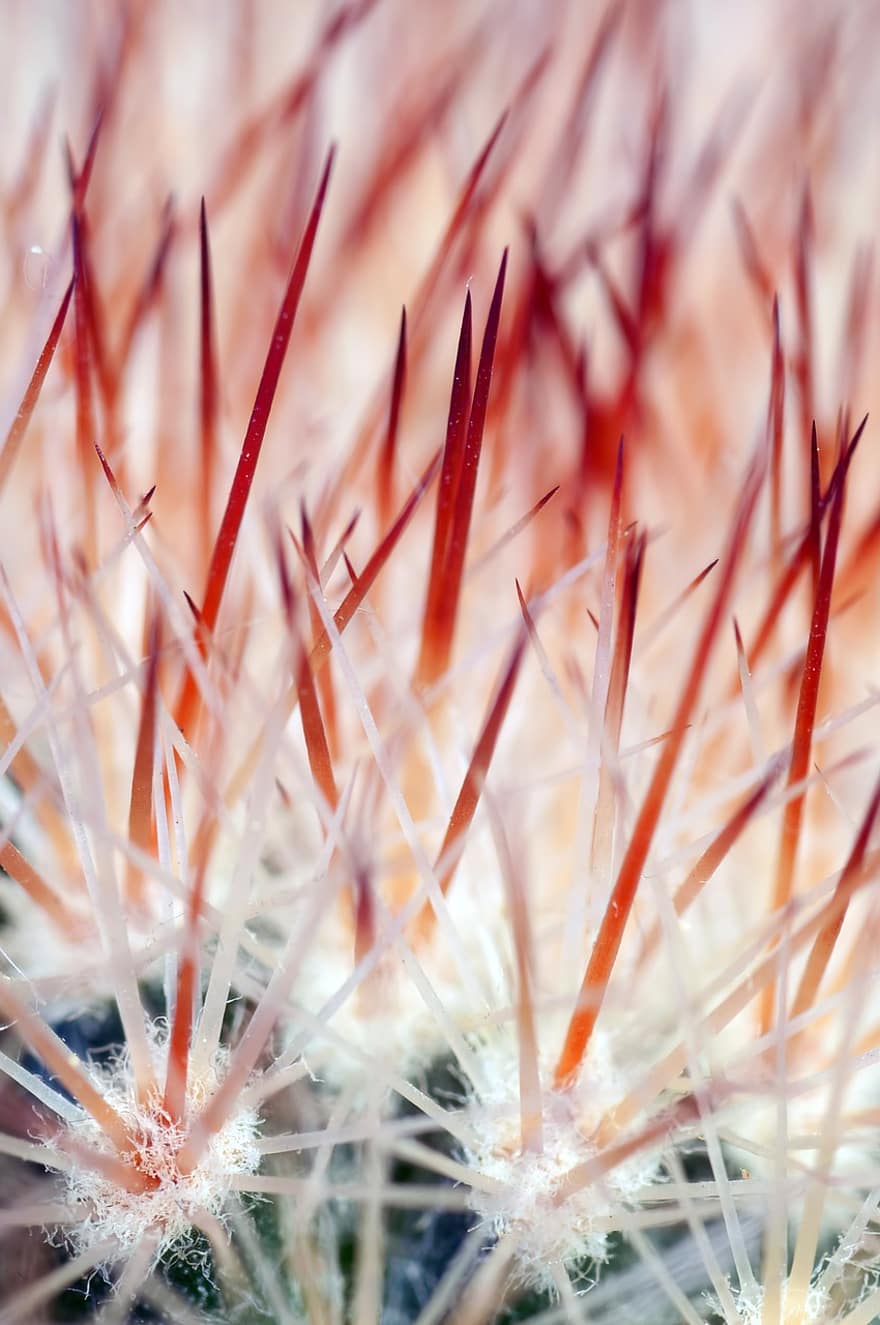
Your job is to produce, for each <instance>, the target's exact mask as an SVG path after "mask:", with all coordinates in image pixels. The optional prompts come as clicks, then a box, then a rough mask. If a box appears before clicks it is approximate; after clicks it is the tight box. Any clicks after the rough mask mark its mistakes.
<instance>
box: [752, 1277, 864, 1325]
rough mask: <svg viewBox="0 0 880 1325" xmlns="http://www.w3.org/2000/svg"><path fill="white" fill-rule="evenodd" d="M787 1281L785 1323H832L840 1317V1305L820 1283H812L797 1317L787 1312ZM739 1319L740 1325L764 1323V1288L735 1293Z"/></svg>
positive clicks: (781, 1318)
mask: <svg viewBox="0 0 880 1325" xmlns="http://www.w3.org/2000/svg"><path fill="white" fill-rule="evenodd" d="M787 1287H788V1285H787V1283H786V1284H784V1285H783V1290H782V1304H781V1310H780V1316H779V1319H780V1321H781V1322H782V1323H783V1325H832V1322H834V1321H836V1320H839V1319H840V1313H839V1310H838V1307H837V1306H836V1305H835V1303H834V1301H833V1299H832V1297H831V1294H830V1293H829V1292H828V1291H827V1289H825V1288H823V1287H822V1286H821V1285H820V1284H818V1283H814V1284H811V1285H810V1287H809V1289H808V1291H807V1296H806V1301H805V1302H804V1306H803V1309H802V1310H801V1309H800V1308H798V1310H797V1313H796V1317H795V1314H794V1313H792V1314H791V1315H789V1314H788V1313H787V1312H786V1303H785V1298H786V1289H787ZM734 1296H735V1298H736V1309H737V1320H738V1322H739V1325H762V1322H763V1319H764V1298H765V1293H764V1289H763V1288H760V1289H759V1290H758V1292H757V1293H755V1292H753V1293H752V1294H751V1295H747V1294H746V1293H735V1294H734Z"/></svg>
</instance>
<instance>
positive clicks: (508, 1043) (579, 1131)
mask: <svg viewBox="0 0 880 1325" xmlns="http://www.w3.org/2000/svg"><path fill="white" fill-rule="evenodd" d="M596 1041H597V1042H596V1044H595V1045H594V1046H593V1053H592V1055H591V1060H590V1061H589V1062H588V1063H587V1064H586V1065H585V1068H584V1071H583V1073H582V1079H581V1080H580V1081H579V1082H578V1085H577V1087H576V1088H575V1089H574V1090H572V1091H567V1092H557V1091H551V1090H546V1091H545V1092H544V1099H543V1117H542V1133H543V1134H542V1148H541V1150H540V1151H535V1150H525V1151H524V1150H523V1149H522V1146H521V1133H520V1102H519V1095H518V1093H517V1088H516V1083H517V1073H518V1065H517V1061H516V1050H515V1047H514V1045H515V1042H514V1040H513V1038H512V1037H509V1038H508V1037H505V1038H504V1039H501V1038H498V1039H493V1040H489V1041H487V1042H485V1043H481V1044H480V1046H479V1055H480V1067H481V1069H482V1070H483V1082H482V1084H481V1086H480V1087H479V1088H477V1089H475V1097H474V1106H475V1107H474V1106H472V1107H473V1114H472V1120H471V1127H472V1133H473V1136H474V1144H473V1146H472V1148H471V1149H470V1150H469V1153H468V1162H469V1163H470V1164H471V1165H472V1166H473V1167H474V1168H475V1169H478V1170H479V1172H480V1173H481V1174H482V1175H483V1176H484V1177H486V1178H489V1179H491V1180H492V1183H493V1185H494V1184H495V1183H497V1184H500V1190H495V1191H491V1192H489V1191H483V1190H480V1189H479V1187H478V1186H477V1185H475V1186H474V1189H473V1190H472V1192H471V1205H472V1207H473V1209H474V1210H475V1211H477V1213H478V1214H480V1215H481V1216H482V1218H483V1219H484V1220H485V1222H486V1223H487V1224H488V1225H489V1227H490V1228H491V1230H492V1232H493V1234H494V1236H495V1237H497V1238H499V1239H500V1238H502V1237H507V1236H510V1235H511V1234H512V1235H513V1236H514V1237H515V1239H516V1262H517V1268H516V1277H517V1278H518V1279H519V1280H520V1281H521V1282H522V1283H524V1284H527V1285H529V1286H531V1287H536V1288H539V1289H544V1290H548V1291H551V1292H552V1291H553V1290H554V1287H555V1280H554V1270H555V1269H556V1268H557V1267H559V1266H564V1267H567V1268H568V1267H571V1266H573V1265H574V1264H576V1263H577V1262H579V1261H584V1260H593V1261H605V1260H607V1259H608V1256H609V1252H610V1248H609V1246H608V1234H609V1232H611V1231H613V1230H614V1229H615V1227H616V1226H617V1224H618V1222H619V1220H618V1218H617V1216H618V1214H619V1212H620V1210H621V1208H622V1207H628V1206H630V1205H631V1204H632V1203H634V1202H636V1201H637V1200H638V1199H639V1198H640V1195H641V1194H642V1193H643V1191H644V1188H645V1187H647V1186H649V1185H650V1184H653V1183H655V1182H657V1181H658V1180H659V1166H658V1162H657V1160H656V1158H655V1157H652V1156H646V1155H642V1156H637V1157H635V1158H633V1159H630V1160H628V1161H626V1162H625V1163H623V1164H619V1165H617V1166H616V1167H614V1168H612V1169H610V1170H609V1171H608V1173H607V1174H605V1176H604V1177H603V1179H602V1181H601V1182H596V1183H586V1184H584V1185H583V1186H580V1187H578V1188H577V1189H576V1190H574V1191H573V1192H571V1193H570V1194H569V1195H567V1196H565V1197H564V1198H562V1197H561V1190H560V1189H561V1188H562V1186H563V1184H564V1183H565V1181H566V1179H567V1178H568V1177H569V1175H570V1174H571V1172H572V1170H573V1169H576V1168H577V1166H578V1165H581V1164H584V1163H585V1162H587V1161H588V1160H590V1159H592V1158H593V1157H594V1156H595V1155H596V1153H597V1152H596V1147H595V1145H594V1144H593V1143H592V1142H591V1140H590V1138H591V1136H592V1135H593V1133H594V1131H595V1128H596V1125H597V1123H598V1121H599V1119H600V1118H601V1116H602V1113H603V1109H604V1108H605V1106H606V1105H607V1103H608V1100H609V1098H610V1096H611V1093H612V1092H613V1087H614V1072H613V1068H612V1065H611V1060H610V1057H609V1055H608V1052H607V1043H605V1042H604V1041H603V1039H602V1037H601V1036H597V1037H596ZM544 1075H545V1078H546V1076H547V1075H549V1074H544Z"/></svg>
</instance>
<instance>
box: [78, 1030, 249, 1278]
mask: <svg viewBox="0 0 880 1325" xmlns="http://www.w3.org/2000/svg"><path fill="white" fill-rule="evenodd" d="M155 1057H156V1058H158V1059H160V1060H162V1061H161V1067H160V1062H158V1061H157V1062H156V1063H155V1066H156V1069H157V1076H158V1077H159V1079H160V1080H161V1079H162V1070H163V1069H164V1058H165V1053H164V1047H163V1051H162V1052H161V1053H159V1052H157V1053H156V1055H155ZM226 1058H227V1055H225V1054H223V1053H222V1052H220V1053H218V1055H217V1056H216V1057H215V1059H214V1062H213V1064H212V1066H211V1067H210V1068H209V1069H208V1070H207V1071H205V1072H202V1073H201V1074H200V1075H199V1076H197V1077H196V1078H195V1079H194V1080H193V1079H191V1080H190V1081H189V1082H188V1086H187V1093H186V1109H185V1115H184V1120H183V1122H182V1123H181V1124H179V1125H171V1124H170V1123H169V1121H168V1119H167V1116H166V1115H164V1114H163V1112H162V1104H161V1098H159V1097H157V1098H154V1099H153V1100H151V1101H150V1102H149V1103H148V1104H147V1105H143V1104H141V1103H139V1102H138V1100H137V1096H136V1093H135V1084H134V1077H133V1075H132V1070H131V1063H130V1060H129V1058H128V1055H127V1054H124V1055H123V1056H122V1057H120V1058H119V1059H118V1060H117V1061H116V1062H115V1063H113V1064H112V1065H111V1066H109V1067H98V1066H95V1065H92V1066H91V1067H90V1068H89V1075H90V1076H91V1078H92V1080H93V1082H94V1083H95V1085H96V1086H97V1087H98V1089H99V1090H100V1091H101V1093H102V1095H103V1096H104V1098H105V1099H106V1100H107V1102H108V1104H110V1105H112V1107H113V1108H114V1109H115V1110H116V1112H117V1113H118V1114H119V1116H120V1118H121V1119H122V1121H123V1122H124V1123H125V1125H126V1128H127V1129H128V1131H129V1132H130V1133H131V1135H132V1136H133V1137H137V1138H138V1142H137V1144H136V1145H134V1144H133V1146H132V1151H131V1154H130V1155H129V1156H125V1155H123V1156H121V1158H122V1159H123V1160H125V1159H130V1160H136V1161H137V1165H138V1167H139V1169H140V1171H141V1172H142V1173H144V1174H145V1175H146V1176H147V1177H148V1178H149V1179H154V1180H155V1185H153V1186H151V1187H149V1188H148V1189H147V1190H146V1191H141V1192H131V1191H128V1190H126V1189H125V1188H124V1187H122V1186H120V1185H119V1184H118V1183H116V1182H114V1181H113V1180H112V1179H111V1178H109V1177H107V1176H105V1175H103V1174H101V1173H99V1172H97V1171H95V1170H94V1169H92V1168H87V1167H85V1166H82V1167H80V1165H79V1164H78V1163H77V1162H76V1157H74V1163H73V1164H72V1165H71V1167H70V1169H69V1171H68V1172H66V1173H65V1175H64V1177H65V1179H66V1184H67V1197H68V1199H69V1200H70V1201H71V1202H72V1203H75V1204H76V1206H77V1207H78V1209H79V1210H80V1211H81V1217H80V1218H79V1219H78V1221H77V1222H76V1223H74V1224H71V1225H69V1226H66V1227H65V1230H64V1235H65V1237H66V1238H67V1239H68V1241H69V1242H70V1243H71V1245H72V1246H73V1248H74V1250H75V1251H77V1252H79V1251H85V1250H87V1249H88V1248H89V1247H92V1246H96V1245H97V1244H99V1243H101V1242H104V1241H105V1240H107V1239H111V1240H112V1241H113V1242H114V1244H115V1246H116V1248H117V1251H118V1254H120V1255H123V1256H124V1255H125V1254H126V1253H128V1252H130V1251H131V1249H132V1248H133V1247H134V1246H135V1244H137V1243H138V1242H139V1241H140V1240H141V1239H142V1238H143V1237H144V1236H145V1235H148V1234H149V1235H151V1236H153V1237H155V1238H156V1239H157V1245H156V1250H155V1256H156V1258H157V1259H158V1258H159V1257H160V1256H162V1255H163V1254H165V1253H166V1252H168V1251H169V1250H171V1249H172V1248H173V1247H174V1246H175V1245H176V1244H179V1243H181V1242H182V1241H183V1240H184V1239H186V1238H187V1236H188V1235H189V1234H190V1233H191V1231H192V1229H193V1226H194V1225H196V1224H197V1223H198V1220H199V1217H200V1216H201V1215H204V1214H207V1215H211V1216H213V1217H215V1218H216V1217H220V1218H222V1216H223V1213H224V1209H225V1207H226V1205H227V1202H228V1199H229V1195H230V1191H231V1187H232V1180H233V1178H234V1177H236V1176H238V1175H240V1174H248V1173H255V1172H256V1170H257V1169H258V1167H259V1164H260V1151H259V1148H258V1146H257V1135H258V1132H259V1126H260V1119H259V1115H258V1114H257V1113H256V1112H255V1111H254V1110H253V1109H247V1108H237V1109H235V1110H234V1111H233V1112H232V1113H231V1114H230V1116H229V1118H228V1119H227V1120H226V1122H225V1123H224V1124H223V1126H222V1127H221V1128H220V1129H219V1130H218V1131H217V1132H216V1133H215V1134H214V1135H213V1136H212V1137H211V1139H210V1141H209V1142H208V1144H207V1145H206V1147H205V1150H204V1151H203V1153H202V1157H201V1159H200V1160H199V1162H198V1164H197V1165H196V1166H195V1168H194V1169H193V1170H192V1172H190V1173H185V1174H184V1173H181V1172H180V1170H179V1168H178V1164H177V1157H178V1154H179V1152H180V1149H181V1147H182V1145H183V1143H184V1141H185V1139H186V1134H187V1127H188V1123H189V1122H190V1121H191V1120H192V1118H194V1117H195V1116H196V1114H198V1113H199V1112H200V1111H201V1109H202V1108H203V1107H204V1105H205V1104H206V1102H207V1101H208V1099H209V1098H210V1097H211V1095H212V1094H213V1092H214V1090H215V1089H216V1087H217V1085H218V1084H219V1082H220V1081H221V1080H222V1078H223V1075H224V1073H225V1068H226ZM58 1141H60V1142H61V1144H62V1145H63V1144H64V1142H70V1141H72V1142H74V1143H75V1144H76V1145H77V1146H85V1147H88V1148H89V1149H90V1150H93V1151H97V1152H98V1153H99V1154H102V1155H109V1156H112V1157H113V1158H119V1156H118V1154H117V1151H116V1150H115V1149H114V1148H113V1146H112V1144H111V1143H110V1141H109V1140H108V1139H107V1137H106V1136H105V1134H104V1133H103V1132H102V1131H101V1129H100V1127H99V1126H98V1124H97V1123H96V1122H95V1120H94V1119H93V1118H92V1117H90V1115H88V1114H87V1113H85V1112H83V1113H82V1115H81V1117H80V1119H79V1120H78V1121H77V1122H73V1123H69V1124H67V1125H66V1126H65V1130H64V1132H63V1133H62V1135H61V1137H60V1138H56V1143H57V1142H58Z"/></svg>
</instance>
